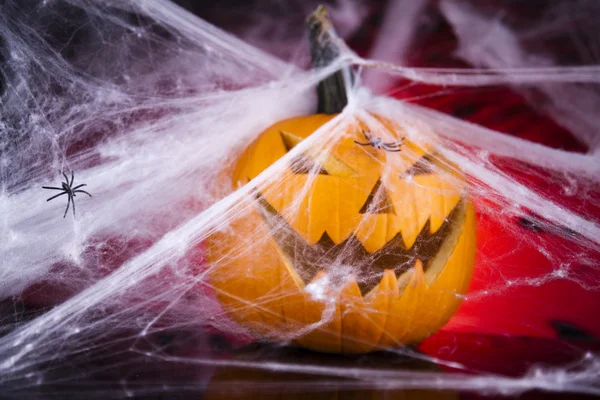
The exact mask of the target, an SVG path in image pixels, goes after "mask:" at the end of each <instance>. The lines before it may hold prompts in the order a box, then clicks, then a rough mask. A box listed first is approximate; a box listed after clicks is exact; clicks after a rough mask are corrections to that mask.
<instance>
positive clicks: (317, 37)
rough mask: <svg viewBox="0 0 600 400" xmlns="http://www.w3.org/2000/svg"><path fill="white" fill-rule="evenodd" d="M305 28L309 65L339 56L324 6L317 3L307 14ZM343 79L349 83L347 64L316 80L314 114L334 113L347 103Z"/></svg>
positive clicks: (324, 63)
mask: <svg viewBox="0 0 600 400" xmlns="http://www.w3.org/2000/svg"><path fill="white" fill-rule="evenodd" d="M306 27H307V29H308V40H309V43H310V55H311V58H312V66H313V68H324V67H326V66H328V65H329V64H330V63H331V62H332V61H334V60H335V59H337V58H338V57H339V55H340V48H339V45H338V44H337V41H339V40H341V39H339V37H338V36H337V34H336V33H335V30H334V29H333V25H332V24H331V21H330V20H329V15H328V14H327V10H326V9H325V7H323V6H322V5H320V6H318V7H317V9H316V10H315V11H314V12H313V13H312V14H310V15H309V16H308V18H307V20H306ZM346 78H348V79H349V80H350V82H349V83H350V84H352V82H353V80H354V76H353V73H352V71H351V69H350V68H349V67H345V68H341V69H340V70H339V71H337V72H335V73H333V74H331V75H329V76H328V77H326V78H324V79H323V80H322V81H321V82H319V84H318V86H317V94H318V97H319V103H318V106H317V113H323V114H338V113H340V112H342V110H343V109H344V107H346V105H347V104H348V97H347V96H346Z"/></svg>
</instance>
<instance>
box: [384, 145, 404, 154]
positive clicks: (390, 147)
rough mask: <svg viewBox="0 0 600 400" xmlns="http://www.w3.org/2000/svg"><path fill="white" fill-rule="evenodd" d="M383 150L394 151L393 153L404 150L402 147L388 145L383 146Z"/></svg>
mask: <svg viewBox="0 0 600 400" xmlns="http://www.w3.org/2000/svg"><path fill="white" fill-rule="evenodd" d="M383 149H384V150H386V151H392V152H398V151H402V148H400V147H396V146H389V145H387V144H385V143H384V144H383Z"/></svg>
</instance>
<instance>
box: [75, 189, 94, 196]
mask: <svg viewBox="0 0 600 400" xmlns="http://www.w3.org/2000/svg"><path fill="white" fill-rule="evenodd" d="M73 193H85V194H87V195H88V196H90V197H93V196H92V195H91V194H89V193H88V192H86V191H85V190H74V191H73ZM73 196H75V195H73Z"/></svg>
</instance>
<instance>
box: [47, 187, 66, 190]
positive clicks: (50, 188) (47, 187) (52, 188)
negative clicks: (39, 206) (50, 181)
mask: <svg viewBox="0 0 600 400" xmlns="http://www.w3.org/2000/svg"><path fill="white" fill-rule="evenodd" d="M42 189H56V190H64V189H63V188H57V187H54V186H42Z"/></svg>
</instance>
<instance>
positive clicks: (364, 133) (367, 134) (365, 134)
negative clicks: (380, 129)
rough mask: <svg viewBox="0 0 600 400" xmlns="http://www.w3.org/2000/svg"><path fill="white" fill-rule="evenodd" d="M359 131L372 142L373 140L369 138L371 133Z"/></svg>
mask: <svg viewBox="0 0 600 400" xmlns="http://www.w3.org/2000/svg"><path fill="white" fill-rule="evenodd" d="M361 132H362V134H363V136H364V137H365V138H367V140H368V141H369V142H372V141H373V140H372V139H371V135H370V134H369V133H368V132H365V131H364V130H361Z"/></svg>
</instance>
